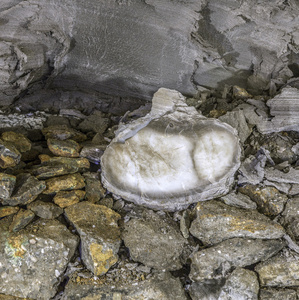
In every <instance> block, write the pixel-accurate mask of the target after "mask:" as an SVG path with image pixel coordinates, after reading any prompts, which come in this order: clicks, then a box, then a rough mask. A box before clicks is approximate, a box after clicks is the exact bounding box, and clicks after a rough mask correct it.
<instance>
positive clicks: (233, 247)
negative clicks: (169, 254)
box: [189, 238, 285, 281]
mask: <svg viewBox="0 0 299 300" xmlns="http://www.w3.org/2000/svg"><path fill="white" fill-rule="evenodd" d="M284 246H285V243H284V242H282V241H280V240H259V239H257V240H254V239H242V238H233V239H229V240H226V241H223V242H221V243H219V244H217V245H215V246H212V247H210V248H206V249H203V250H200V251H198V252H196V253H195V254H194V255H193V256H192V258H191V259H192V263H191V271H190V275H189V276H190V278H191V279H192V280H194V281H202V280H209V279H221V278H223V277H226V276H227V275H228V274H229V273H230V272H231V271H232V270H233V269H234V268H235V267H246V266H249V265H252V264H255V263H257V262H259V261H264V260H266V259H268V258H269V257H271V256H273V255H274V254H276V253H277V252H278V251H280V250H281V249H282V248H283V247H284Z"/></svg>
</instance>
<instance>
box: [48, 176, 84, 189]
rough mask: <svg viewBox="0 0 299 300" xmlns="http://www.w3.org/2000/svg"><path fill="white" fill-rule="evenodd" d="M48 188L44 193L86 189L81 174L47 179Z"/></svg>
mask: <svg viewBox="0 0 299 300" xmlns="http://www.w3.org/2000/svg"><path fill="white" fill-rule="evenodd" d="M46 186H47V188H46V189H45V190H44V191H43V193H44V194H52V193H57V192H59V191H64V190H79V189H83V188H84V187H85V182H84V177H83V176H82V175H81V174H79V173H75V174H70V175H64V176H59V177H54V178H50V179H47V180H46Z"/></svg>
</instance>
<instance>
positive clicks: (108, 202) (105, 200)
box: [98, 197, 114, 209]
mask: <svg viewBox="0 0 299 300" xmlns="http://www.w3.org/2000/svg"><path fill="white" fill-rule="evenodd" d="M98 204H100V205H104V206H107V207H108V208H111V209H112V208H113V204H114V201H113V199H112V198H110V197H107V198H103V199H101V200H100V201H99V203H98Z"/></svg>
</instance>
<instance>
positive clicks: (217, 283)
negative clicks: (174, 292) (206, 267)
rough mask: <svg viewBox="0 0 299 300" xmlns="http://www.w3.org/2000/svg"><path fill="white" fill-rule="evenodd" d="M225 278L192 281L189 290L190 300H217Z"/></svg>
mask: <svg viewBox="0 0 299 300" xmlns="http://www.w3.org/2000/svg"><path fill="white" fill-rule="evenodd" d="M224 283H225V278H221V279H209V280H204V281H194V282H192V283H191V285H190V288H189V295H190V297H191V299H192V300H199V299H200V300H218V299H219V295H220V292H221V288H222V287H223V285H224Z"/></svg>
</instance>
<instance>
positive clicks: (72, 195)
mask: <svg viewBox="0 0 299 300" xmlns="http://www.w3.org/2000/svg"><path fill="white" fill-rule="evenodd" d="M85 194H86V192H85V191H82V190H72V191H59V192H58V193H57V194H56V195H55V196H54V198H53V201H54V203H55V204H57V205H58V206H59V207H61V208H65V207H68V206H70V205H73V204H76V203H78V202H80V201H81V200H83V199H84V197H85Z"/></svg>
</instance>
